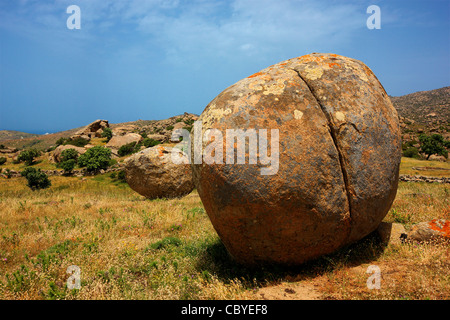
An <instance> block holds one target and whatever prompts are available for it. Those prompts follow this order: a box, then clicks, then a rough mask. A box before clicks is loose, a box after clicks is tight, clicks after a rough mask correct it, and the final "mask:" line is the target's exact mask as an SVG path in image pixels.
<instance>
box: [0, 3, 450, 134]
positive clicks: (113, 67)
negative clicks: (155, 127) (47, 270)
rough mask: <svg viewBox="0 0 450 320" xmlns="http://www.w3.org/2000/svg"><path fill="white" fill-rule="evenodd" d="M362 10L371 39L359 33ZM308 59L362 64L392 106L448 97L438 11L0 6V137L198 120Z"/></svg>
mask: <svg viewBox="0 0 450 320" xmlns="http://www.w3.org/2000/svg"><path fill="white" fill-rule="evenodd" d="M73 4H74V5H78V6H79V7H80V10H81V29H79V30H76V29H74V30H70V29H68V28H67V24H66V21H67V19H68V18H69V16H70V14H68V13H66V9H67V7H68V6H70V5H73ZM370 5H378V6H379V7H380V9H381V29H378V30H377V29H374V30H369V29H368V28H367V26H366V21H367V19H368V18H369V16H370V14H368V13H366V10H367V7H368V6H370ZM312 52H324V53H325V52H332V53H336V54H341V55H344V56H348V57H352V58H355V59H358V60H361V61H363V62H364V63H366V64H367V65H368V66H369V67H370V68H371V69H372V70H373V71H374V73H375V74H376V75H377V77H378V79H379V80H380V81H381V83H382V84H383V86H384V87H385V89H386V91H387V92H388V94H390V95H393V96H398V95H404V94H408V93H412V92H415V91H423V90H431V89H437V88H441V87H444V86H448V85H450V1H449V0H423V1H414V0H389V1H375V0H373V1H362V0H353V1H352V0H349V1H320V0H319V1H318V0H315V1H307V0H276V1H274V0H271V1H269V0H227V1H217V0H216V1H213V0H192V1H188V0H128V1H125V0H80V1H77V0H68V1H67V0H48V1H43V0H0V130H19V131H25V132H32V133H45V132H56V131H61V130H66V129H70V128H74V127H80V126H83V125H86V124H88V123H90V122H92V121H94V120H96V119H107V120H109V121H110V122H111V123H118V122H125V121H134V120H138V119H145V120H151V119H165V118H168V117H171V116H174V115H178V114H182V113H184V112H185V111H187V112H192V113H197V114H200V113H201V112H202V111H203V109H204V108H205V106H206V105H207V104H208V103H209V102H210V101H211V100H212V99H213V98H214V97H215V96H216V95H218V94H219V93H220V92H221V91H222V90H224V89H225V88H226V87H228V86H230V85H232V84H233V83H235V82H236V81H238V80H240V79H242V78H244V77H246V76H248V75H251V74H253V73H255V72H257V71H259V70H261V69H263V68H265V67H267V66H269V65H272V64H274V63H277V62H280V61H283V60H286V59H289V58H293V57H298V56H301V55H304V54H308V53H312Z"/></svg>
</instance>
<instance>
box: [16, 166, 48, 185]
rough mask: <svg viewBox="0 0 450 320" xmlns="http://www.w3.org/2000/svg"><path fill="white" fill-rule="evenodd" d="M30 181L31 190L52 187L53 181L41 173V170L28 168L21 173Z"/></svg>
mask: <svg viewBox="0 0 450 320" xmlns="http://www.w3.org/2000/svg"><path fill="white" fill-rule="evenodd" d="M20 174H21V175H22V176H23V177H25V178H26V179H27V181H28V184H27V186H28V187H30V189H31V190H37V189H45V188H48V187H50V186H51V184H52V183H51V181H50V180H49V179H48V176H47V175H46V174H45V173H44V172H42V171H41V169H38V170H36V169H35V168H26V169H25V170H23V171H22V172H21V173H20Z"/></svg>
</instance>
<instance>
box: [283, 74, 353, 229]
mask: <svg viewBox="0 0 450 320" xmlns="http://www.w3.org/2000/svg"><path fill="white" fill-rule="evenodd" d="M291 70H292V71H295V72H296V73H297V75H298V77H299V78H300V79H301V80H302V81H303V82H304V83H305V84H306V86H307V87H308V89H309V91H310V92H311V94H312V96H313V97H314V99H316V101H317V104H318V105H319V107H320V109H321V110H322V112H323V114H324V115H325V118H326V119H327V122H328V129H329V132H330V136H331V139H332V140H333V144H334V146H335V148H336V151H337V154H338V157H339V166H340V167H341V171H342V177H343V179H344V186H345V192H346V194H347V203H348V212H349V215H350V217H349V218H350V223H351V221H352V205H351V194H350V187H349V181H348V173H347V170H346V168H345V166H344V157H343V155H342V152H341V150H340V148H339V145H338V142H337V135H336V130H335V129H334V123H333V119H332V118H331V116H330V114H329V113H328V112H327V111H326V109H325V107H324V106H323V105H322V103H321V102H320V100H319V98H318V97H317V96H316V94H315V93H314V89H313V88H312V87H311V86H310V85H309V83H308V82H307V81H306V80H305V79H304V77H303V76H302V75H301V73H300V71H298V70H296V69H291ZM351 125H352V126H353V127H355V129H356V126H355V125H354V124H353V123H351ZM356 130H357V131H358V132H359V130H358V129H356ZM350 233H351V229H350V230H349V234H350Z"/></svg>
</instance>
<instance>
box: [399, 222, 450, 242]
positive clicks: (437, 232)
mask: <svg viewBox="0 0 450 320" xmlns="http://www.w3.org/2000/svg"><path fill="white" fill-rule="evenodd" d="M407 239H408V240H412V241H418V242H425V241H450V220H445V219H433V220H431V221H427V222H421V223H418V224H416V225H414V226H413V227H412V228H411V231H410V232H409V233H408V237H407Z"/></svg>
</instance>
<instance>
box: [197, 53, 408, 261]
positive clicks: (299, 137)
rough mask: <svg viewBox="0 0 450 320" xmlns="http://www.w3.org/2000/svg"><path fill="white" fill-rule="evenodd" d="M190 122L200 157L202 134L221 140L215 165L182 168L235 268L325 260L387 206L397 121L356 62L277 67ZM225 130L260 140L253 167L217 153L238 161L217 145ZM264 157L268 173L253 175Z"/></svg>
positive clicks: (325, 60) (396, 157)
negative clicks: (195, 122)
mask: <svg viewBox="0 0 450 320" xmlns="http://www.w3.org/2000/svg"><path fill="white" fill-rule="evenodd" d="M199 120H200V121H201V123H202V134H205V135H206V137H204V138H203V142H202V146H203V150H204V151H205V154H208V152H206V150H207V149H205V147H206V146H210V144H212V141H216V142H217V140H216V139H217V137H216V136H214V139H212V136H211V135H210V139H208V136H207V134H206V133H207V132H206V130H207V129H217V130H218V131H219V132H221V133H222V137H223V149H222V155H223V164H220V163H219V162H218V161H215V162H214V163H212V164H211V161H210V164H208V163H206V162H205V161H202V163H198V162H199V161H198V160H197V163H194V161H192V168H193V177H194V183H195V185H196V187H197V189H198V192H199V195H200V197H201V200H202V202H203V204H204V206H205V209H206V212H207V213H208V215H209V217H210V219H211V222H212V224H213V226H214V228H215V229H216V231H217V233H218V235H219V236H220V238H221V240H222V242H223V243H224V245H225V247H226V248H227V250H228V252H229V253H230V254H231V255H232V256H233V257H234V258H235V259H236V260H237V261H238V262H241V263H245V264H249V265H255V264H259V263H279V264H288V265H296V264H301V263H303V262H305V261H307V260H310V259H313V258H316V257H318V256H320V255H323V254H328V253H331V252H333V251H335V250H336V249H338V248H340V247H342V246H345V245H347V244H349V243H352V242H354V241H357V240H359V239H361V238H363V237H364V236H366V235H368V234H369V233H370V232H372V231H374V230H375V229H376V228H377V226H378V225H379V223H380V222H381V221H382V219H383V218H384V216H385V215H386V213H387V212H388V210H389V208H390V206H391V205H392V202H393V200H394V198H395V195H396V191H397V184H398V174H399V165H400V159H401V139H400V129H399V123H398V116H397V112H396V110H395V109H394V107H393V105H392V103H391V101H390V99H389V97H388V95H387V93H386V91H385V90H384V88H383V86H382V85H381V84H380V82H379V81H378V79H377V78H376V76H375V75H374V74H373V72H372V71H371V70H370V69H369V68H368V67H367V66H366V65H365V64H364V63H362V62H360V61H358V60H354V59H351V58H347V57H343V56H339V55H336V54H318V53H314V54H310V55H306V56H302V57H299V58H294V59H290V60H287V61H283V62H280V63H278V64H275V65H273V66H270V67H268V68H266V69H264V70H262V71H260V72H257V73H255V74H253V75H251V76H249V77H247V78H245V79H242V80H240V81H239V82H237V83H236V84H234V85H232V86H230V87H229V88H227V89H226V90H224V91H223V92H222V93H220V94H219V95H218V96H217V97H216V98H215V99H214V100H213V101H211V102H210V103H209V104H208V106H207V107H206V108H205V110H204V111H203V113H202V114H201V116H200V118H199ZM230 129H235V130H237V129H242V130H244V132H249V130H247V129H255V131H256V133H257V134H258V138H259V139H261V138H263V139H264V136H265V135H267V142H268V146H267V153H266V152H265V151H266V150H264V149H263V148H262V146H263V145H264V144H261V140H259V144H258V145H259V150H258V152H257V153H256V156H258V159H257V160H258V161H257V162H256V163H254V162H253V163H250V161H249V159H250V158H249V157H250V153H251V152H252V149H251V147H250V144H247V146H246V147H245V148H244V149H241V150H245V154H246V158H245V160H246V161H245V164H236V161H237V160H236V161H235V162H234V164H233V161H231V160H233V159H234V158H235V156H236V155H233V154H231V156H227V154H226V151H227V150H226V146H227V145H229V146H231V150H232V151H235V152H236V154H238V152H239V148H240V147H239V145H240V144H242V143H243V141H242V140H241V141H240V142H239V141H238V140H236V141H237V142H235V140H234V138H233V141H231V138H230V139H229V140H230V141H227V134H226V132H227V130H230ZM272 129H274V131H271V130H272ZM197 130H199V129H198V128H195V130H194V136H195V135H196V134H198V132H197ZM245 130H247V131H245ZM264 130H267V132H265V131H264ZM277 130H278V131H277ZM235 132H236V131H235ZM277 132H278V140H277V139H276V138H277V136H276V133H277ZM219 137H220V136H219ZM230 137H231V135H230ZM273 137H274V139H272V138H273ZM205 138H206V139H205ZM262 141H264V140H262ZM194 145H195V138H194ZM276 147H278V149H279V150H278V153H277V150H276ZM253 148H254V146H253ZM194 149H195V146H194ZM212 149H213V150H214V153H217V151H218V150H217V149H214V148H212ZM209 150H211V149H209ZM270 150H272V151H270ZM270 152H272V156H273V157H272V160H271V161H272V162H273V163H271V166H272V169H274V170H272V169H271V170H272V171H273V172H272V173H270V170H268V171H266V172H265V173H263V170H262V169H264V168H265V167H266V169H267V168H268V167H269V163H268V161H267V159H269V158H267V157H263V156H264V155H265V154H267V155H270ZM211 156H216V155H211ZM192 157H193V159H194V157H195V152H193V156H192ZM227 159H228V161H227ZM230 161H231V163H230ZM269 169H270V168H269Z"/></svg>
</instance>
